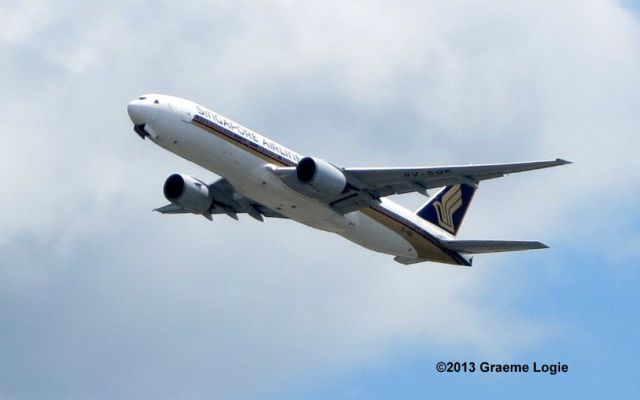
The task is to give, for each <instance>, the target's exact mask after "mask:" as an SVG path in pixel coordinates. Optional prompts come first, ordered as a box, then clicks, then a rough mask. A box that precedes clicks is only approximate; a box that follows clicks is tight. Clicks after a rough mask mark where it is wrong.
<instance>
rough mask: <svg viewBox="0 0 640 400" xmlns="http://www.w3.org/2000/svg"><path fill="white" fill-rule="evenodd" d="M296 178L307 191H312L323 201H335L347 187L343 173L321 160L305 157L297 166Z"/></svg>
mask: <svg viewBox="0 0 640 400" xmlns="http://www.w3.org/2000/svg"><path fill="white" fill-rule="evenodd" d="M296 176H297V177H298V181H299V182H300V183H302V185H303V187H304V189H305V191H307V190H309V189H311V190H309V191H310V192H312V193H313V192H315V193H313V195H314V197H319V198H322V199H335V198H336V197H338V196H339V195H340V194H341V193H342V192H343V191H344V189H345V188H346V187H347V178H346V177H345V176H344V174H343V173H342V171H341V170H340V169H339V168H337V167H335V166H334V165H332V164H330V163H328V162H327V161H325V160H322V159H320V158H314V157H304V158H303V159H302V160H300V161H299V162H298V165H297V166H296Z"/></svg>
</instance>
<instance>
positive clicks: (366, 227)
mask: <svg viewBox="0 0 640 400" xmlns="http://www.w3.org/2000/svg"><path fill="white" fill-rule="evenodd" d="M345 217H351V218H350V219H351V221H354V220H355V225H351V226H350V229H347V230H345V231H344V232H342V233H340V235H341V236H343V237H344V238H346V239H349V240H351V241H352V242H354V243H357V244H359V245H360V246H363V247H366V248H367V249H370V250H373V251H377V252H380V253H385V254H391V255H394V256H403V257H409V258H414V257H417V252H416V250H415V248H414V247H413V246H412V245H411V243H409V242H408V241H407V240H406V239H405V238H403V237H402V236H401V235H400V234H398V233H396V232H394V231H393V230H391V229H389V228H388V227H387V226H385V225H383V224H381V223H379V222H377V221H375V220H374V219H372V218H370V217H369V216H367V215H365V214H364V213H362V212H360V211H355V212H352V213H349V214H347V215H345Z"/></svg>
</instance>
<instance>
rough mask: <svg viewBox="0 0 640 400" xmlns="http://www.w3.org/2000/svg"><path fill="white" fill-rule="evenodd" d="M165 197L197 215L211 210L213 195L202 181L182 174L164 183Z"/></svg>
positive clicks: (174, 175)
mask: <svg viewBox="0 0 640 400" xmlns="http://www.w3.org/2000/svg"><path fill="white" fill-rule="evenodd" d="M164 197H166V198H167V200H169V201H170V202H172V203H174V204H177V205H179V206H180V207H182V208H184V209H185V210H187V211H190V212H192V213H195V214H204V213H207V212H208V211H209V208H211V203H213V195H212V194H211V193H210V192H209V187H208V186H207V185H206V184H205V183H203V182H202V181H200V180H198V179H196V178H194V177H192V176H189V175H182V174H173V175H171V176H170V177H168V178H167V180H166V181H165V182H164Z"/></svg>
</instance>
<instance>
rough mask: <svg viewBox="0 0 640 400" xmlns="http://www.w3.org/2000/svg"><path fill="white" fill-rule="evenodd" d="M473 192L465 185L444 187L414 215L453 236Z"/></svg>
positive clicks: (474, 189) (460, 223) (473, 188)
mask: <svg viewBox="0 0 640 400" xmlns="http://www.w3.org/2000/svg"><path fill="white" fill-rule="evenodd" d="M475 192H476V188H475V187H473V186H470V185H467V184H465V183H461V184H456V185H450V186H445V187H444V188H442V189H441V190H440V191H439V192H438V193H436V195H435V196H433V197H432V198H431V199H429V201H428V202H426V203H425V204H424V205H423V206H422V207H420V208H419V209H418V210H417V211H416V215H417V216H418V217H420V218H422V219H424V220H426V221H428V222H430V223H432V224H434V225H436V226H438V227H440V228H442V229H444V230H445V231H447V232H449V233H451V234H452V235H454V236H455V235H456V234H457V233H458V230H459V229H460V225H462V220H463V219H464V216H465V214H466V213H467V209H468V208H469V204H471V200H472V199H473V195H474V194H475Z"/></svg>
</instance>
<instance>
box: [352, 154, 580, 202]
mask: <svg viewBox="0 0 640 400" xmlns="http://www.w3.org/2000/svg"><path fill="white" fill-rule="evenodd" d="M565 164H570V162H569V161H566V160H562V159H559V158H558V159H555V160H549V161H533V162H519V163H509V164H480V165H451V166H442V167H409V168H344V174H345V175H346V176H347V177H348V178H351V179H352V180H357V181H358V182H361V183H362V184H363V185H365V187H366V188H367V189H368V190H370V191H372V192H373V193H374V194H375V195H376V196H377V197H384V196H389V195H392V194H402V193H409V192H416V191H417V192H424V191H425V190H426V189H431V188H436V187H442V186H447V185H455V184H459V183H467V184H469V183H470V184H472V186H474V185H475V184H477V183H478V182H480V181H483V180H487V179H494V178H499V177H502V176H504V175H506V174H512V173H516V172H523V171H530V170H534V169H541V168H549V167H555V166H558V165H565Z"/></svg>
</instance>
